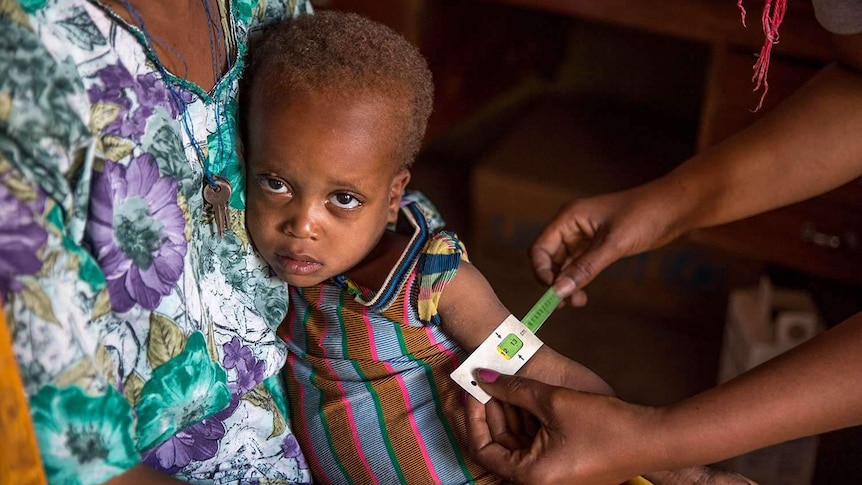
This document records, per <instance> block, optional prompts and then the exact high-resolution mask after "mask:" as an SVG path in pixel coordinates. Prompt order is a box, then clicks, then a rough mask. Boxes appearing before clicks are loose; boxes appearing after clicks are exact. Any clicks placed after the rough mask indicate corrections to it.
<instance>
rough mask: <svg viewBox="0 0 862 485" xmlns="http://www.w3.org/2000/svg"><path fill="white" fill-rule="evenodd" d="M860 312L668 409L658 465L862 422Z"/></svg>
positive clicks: (659, 424) (710, 458) (659, 427)
mask: <svg viewBox="0 0 862 485" xmlns="http://www.w3.org/2000/svg"><path fill="white" fill-rule="evenodd" d="M860 375H862V313H860V314H857V315H855V316H854V317H852V318H850V319H849V320H847V321H846V322H844V323H842V324H841V325H839V326H837V327H835V328H834V329H832V330H830V331H828V332H826V333H825V334H823V335H821V336H820V337H818V338H816V339H813V340H811V341H809V342H807V343H805V344H803V345H801V346H800V347H797V348H796V349H794V350H792V351H790V352H788V353H786V354H784V355H782V356H779V357H778V358H776V359H773V360H772V361H769V362H767V363H765V364H764V365H762V366H760V367H757V368H755V369H754V370H752V371H750V372H747V373H745V374H743V375H741V376H739V377H738V378H736V379H734V380H731V381H729V382H728V383H726V384H724V385H721V386H719V387H716V388H714V389H711V390H709V391H706V392H703V393H701V394H698V395H696V396H694V397H692V398H690V399H687V400H685V401H682V402H680V403H678V404H676V405H673V406H670V407H668V408H665V409H662V410H660V411H659V412H658V413H657V418H656V419H655V420H654V421H653V423H654V425H655V426H654V427H653V428H652V429H651V430H650V431H649V432H648V434H649V435H651V436H652V437H653V438H654V443H658V444H660V446H659V447H658V448H655V449H653V450H652V452H653V453H654V452H655V451H656V450H665V457H664V458H662V460H664V461H663V462H660V463H657V464H658V465H659V466H658V467H657V468H676V467H682V466H688V465H693V464H703V463H712V462H714V461H717V460H720V459H724V458H728V457H731V456H735V455H738V454H741V453H745V452H747V451H750V450H753V449H758V448H762V447H764V446H768V445H771V444H775V443H780V442H784V441H788V440H791V439H795V438H799V437H802V436H809V435H813V434H818V433H822V432H826V431H830V430H834V429H838V428H843V427H848V426H854V425H858V424H860V423H862V387H860V386H859V376H860Z"/></svg>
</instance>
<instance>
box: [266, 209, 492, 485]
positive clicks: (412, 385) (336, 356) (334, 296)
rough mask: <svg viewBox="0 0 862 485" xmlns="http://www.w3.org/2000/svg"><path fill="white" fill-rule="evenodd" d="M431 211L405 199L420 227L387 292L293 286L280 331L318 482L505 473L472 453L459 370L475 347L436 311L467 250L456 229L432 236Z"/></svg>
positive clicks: (449, 479)
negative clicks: (462, 342) (455, 335)
mask: <svg viewBox="0 0 862 485" xmlns="http://www.w3.org/2000/svg"><path fill="white" fill-rule="evenodd" d="M423 211H427V207H420V206H419V203H418V202H412V203H410V204H408V205H407V206H406V207H403V208H402V215H403V216H404V217H402V219H403V220H404V222H406V223H407V227H408V230H410V231H412V235H413V237H412V239H411V241H410V243H409V245H408V247H407V248H406V249H405V251H404V253H403V255H402V257H401V259H400V260H399V262H398V264H397V265H396V266H395V268H393V271H392V272H391V273H390V275H389V277H388V278H387V280H386V283H385V284H384V285H383V287H382V288H381V289H380V290H379V291H369V290H368V289H367V288H361V287H359V286H358V285H356V284H354V283H353V282H352V281H350V280H349V279H347V278H346V277H340V278H337V279H335V280H334V281H328V282H326V283H323V284H320V285H318V286H315V287H310V288H293V287H292V288H290V309H289V311H288V316H287V318H286V319H285V322H284V323H282V325H281V327H280V328H279V335H281V336H282V338H283V339H284V340H285V341H286V342H287V343H288V346H289V348H290V353H289V357H288V362H287V366H286V368H285V375H286V379H287V387H288V390H289V396H290V405H291V417H292V424H293V425H294V432H295V434H296V437H297V439H298V440H299V443H300V446H301V447H302V449H303V451H304V452H305V456H306V459H307V460H308V463H309V466H310V467H311V469H312V472H313V474H314V478H315V480H316V481H317V482H318V483H332V484H352V483H355V484H382V485H390V484H397V483H402V484H411V485H414V484H426V483H427V484H432V483H445V484H461V483H498V482H499V480H498V479H497V478H496V477H494V476H492V475H490V474H489V473H488V472H487V471H485V470H484V469H482V468H481V467H480V466H478V465H477V464H476V463H475V462H473V461H472V460H471V459H470V458H469V456H468V455H467V453H466V445H465V440H466V423H465V415H464V411H463V403H462V401H461V396H462V391H461V389H460V387H458V385H457V384H455V383H454V382H453V381H452V380H451V379H450V378H449V373H450V372H451V371H452V370H454V369H455V367H457V365H458V363H459V362H460V361H461V360H463V358H464V357H465V355H464V352H463V351H462V350H461V348H460V347H459V346H458V345H457V344H456V343H455V342H454V341H453V340H452V339H450V338H449V337H448V336H447V335H445V334H444V333H443V332H442V331H441V329H440V326H439V317H438V316H437V311H436V303H437V301H438V300H439V297H440V294H441V292H442V291H443V290H444V288H445V286H446V283H448V282H449V281H451V279H452V278H453V277H454V275H455V271H456V270H457V268H458V266H459V264H460V262H461V260H462V259H463V260H466V259H467V257H466V253H465V251H464V249H463V246H462V245H461V243H460V241H458V239H457V237H456V236H455V235H454V234H452V233H449V232H438V233H435V234H430V233H429V228H428V226H427V223H426V217H425V212H423ZM402 227H403V225H402ZM420 308H421V311H420Z"/></svg>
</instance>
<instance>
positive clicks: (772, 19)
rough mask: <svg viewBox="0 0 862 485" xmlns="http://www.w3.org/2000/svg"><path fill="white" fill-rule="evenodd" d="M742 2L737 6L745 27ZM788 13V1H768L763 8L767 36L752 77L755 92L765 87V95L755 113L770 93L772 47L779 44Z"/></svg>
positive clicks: (762, 17)
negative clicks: (779, 30)
mask: <svg viewBox="0 0 862 485" xmlns="http://www.w3.org/2000/svg"><path fill="white" fill-rule="evenodd" d="M742 1H743V0H738V1H737V3H736V5H737V7H739V10H740V13H741V16H742V25H743V26H744V25H745V8H744V7H743V6H742ZM773 2H774V3H773ZM786 12H787V0H766V4H765V5H764V6H763V15H762V16H761V22H762V23H763V33H764V34H766V40H765V41H764V43H763V47H761V49H760V55H759V56H758V58H757V62H756V63H755V64H754V68H753V70H754V74H753V75H752V77H751V81H752V82H754V83H755V85H754V89H753V91H757V90H758V89H760V88H761V87H763V93H762V94H761V95H760V102H758V103H757V108H755V109H754V111H758V110H759V109H760V108H761V107H762V106H763V100H764V98H766V92H767V91H769V81H768V80H767V78H766V75H767V73H768V71H769V55H770V53H771V52H772V46H773V45H775V44H777V43H778V27H779V26H780V25H781V21H782V20H784V14H785V13H786Z"/></svg>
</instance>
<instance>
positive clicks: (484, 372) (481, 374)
mask: <svg viewBox="0 0 862 485" xmlns="http://www.w3.org/2000/svg"><path fill="white" fill-rule="evenodd" d="M476 377H478V378H479V380H480V381H482V382H494V381H496V380H497V378H498V377H500V373H499V372H497V371H495V370H491V369H479V370H477V371H476Z"/></svg>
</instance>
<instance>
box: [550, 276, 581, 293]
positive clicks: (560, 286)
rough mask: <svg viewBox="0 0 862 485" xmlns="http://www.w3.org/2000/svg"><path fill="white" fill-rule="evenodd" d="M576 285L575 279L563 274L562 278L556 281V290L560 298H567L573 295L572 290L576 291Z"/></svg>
mask: <svg viewBox="0 0 862 485" xmlns="http://www.w3.org/2000/svg"><path fill="white" fill-rule="evenodd" d="M576 287H577V285H575V280H573V279H572V278H570V277H568V276H563V277H562V278H560V279H559V280H557V282H556V283H554V292H555V293H556V294H557V296H559V297H560V298H565V297H567V296H569V295H571V294H572V292H573V291H575V288H576Z"/></svg>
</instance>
